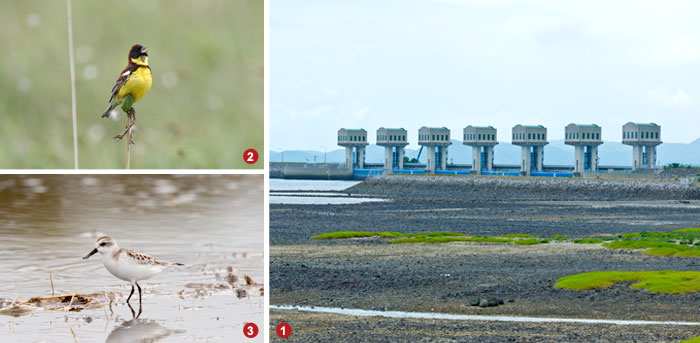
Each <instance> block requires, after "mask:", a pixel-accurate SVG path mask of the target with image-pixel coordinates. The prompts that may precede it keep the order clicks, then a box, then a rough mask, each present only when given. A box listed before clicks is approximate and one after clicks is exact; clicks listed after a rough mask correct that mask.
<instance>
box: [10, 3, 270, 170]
mask: <svg viewBox="0 0 700 343" xmlns="http://www.w3.org/2000/svg"><path fill="white" fill-rule="evenodd" d="M72 3H73V9H72V10H73V39H74V51H75V54H76V55H75V63H76V70H75V72H76V83H77V85H76V87H77V112H78V123H77V125H78V141H79V142H78V144H79V157H80V158H79V160H80V168H116V169H120V168H124V165H125V150H126V145H125V142H124V141H114V139H113V138H112V137H113V136H114V135H116V134H118V133H120V132H121V131H122V130H123V129H124V126H125V125H126V115H125V114H124V113H120V116H119V117H118V118H116V119H101V118H100V114H101V113H102V112H103V111H104V109H105V108H106V107H107V100H108V98H109V91H110V90H111V88H112V86H113V85H114V82H115V81H116V79H117V77H118V76H119V73H120V72H121V70H122V69H123V68H124V67H125V66H126V63H127V53H128V51H129V48H130V47H131V45H133V44H136V43H139V44H142V45H144V46H147V47H148V50H149V63H150V65H151V69H152V72H153V87H152V88H151V91H150V92H149V93H148V94H147V95H146V96H145V97H144V98H143V99H141V100H140V101H139V102H138V103H136V104H135V105H134V107H135V109H136V119H137V121H136V128H137V129H136V130H135V132H134V141H135V142H136V144H135V146H134V147H133V148H132V157H131V165H132V168H154V169H155V168H168V169H183V168H193V169H195V168H213V169H214V168H263V161H264V156H263V153H264V150H263V142H264V128H263V73H264V70H263V35H264V27H263V1H259V0H197V1H191V0H138V1H136V0H121V1H120V0H110V1H89V0H73V1H72ZM0 28H1V29H0V44H2V47H3V48H2V51H3V52H2V58H0V143H2V144H0V168H73V131H72V120H71V92H70V66H69V57H68V34H67V32H68V29H67V15H66V3H65V1H49V0H30V1H20V0H10V1H2V2H0ZM120 112H121V111H120ZM248 148H254V149H256V150H257V151H258V152H259V153H260V154H261V155H260V159H259V160H258V162H257V163H256V164H254V165H248V164H246V163H245V162H244V161H243V152H244V151H245V150H246V149H248Z"/></svg>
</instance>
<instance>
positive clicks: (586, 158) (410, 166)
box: [338, 122, 662, 176]
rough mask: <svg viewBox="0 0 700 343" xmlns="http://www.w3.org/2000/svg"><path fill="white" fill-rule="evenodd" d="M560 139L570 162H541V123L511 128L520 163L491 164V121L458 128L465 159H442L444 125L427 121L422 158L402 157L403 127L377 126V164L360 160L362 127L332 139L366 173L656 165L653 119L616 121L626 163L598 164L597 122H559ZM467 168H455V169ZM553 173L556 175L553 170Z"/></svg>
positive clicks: (349, 165)
mask: <svg viewBox="0 0 700 343" xmlns="http://www.w3.org/2000/svg"><path fill="white" fill-rule="evenodd" d="M564 132H565V134H564V138H565V139H564V143H565V144H567V145H571V146H573V147H574V165H573V166H546V165H545V164H544V150H545V146H546V145H547V144H548V141H547V128H546V127H544V126H542V125H521V124H518V125H516V126H514V127H513V128H512V134H511V144H513V145H517V146H520V147H521V149H522V154H521V161H520V165H519V166H518V165H501V166H496V165H494V163H493V161H494V147H495V146H496V145H497V144H498V140H497V133H498V132H497V129H496V128H494V127H493V126H472V125H469V126H467V127H465V128H464V130H463V131H462V133H463V135H462V144H464V145H467V146H470V147H471V148H472V158H471V164H469V165H466V166H456V165H449V166H448V164H447V148H448V147H449V146H450V145H451V144H452V141H451V136H450V129H448V128H446V127H427V126H423V127H421V128H420V129H418V145H420V147H421V148H420V150H419V152H418V156H417V158H416V160H419V159H420V156H421V154H422V153H423V150H425V154H426V158H425V161H426V163H425V164H421V163H416V161H413V163H407V161H405V159H404V156H405V154H404V148H405V147H406V146H407V145H408V144H409V140H408V132H407V131H406V130H405V129H403V128H384V127H380V128H379V129H377V137H376V144H377V145H379V146H383V147H384V151H385V153H384V161H383V164H381V165H370V164H367V163H365V148H366V147H367V146H368V145H369V142H368V140H367V131H365V130H364V129H345V128H342V129H340V130H338V145H340V146H342V147H344V148H345V167H346V169H350V170H355V171H356V173H357V171H358V170H366V172H365V173H366V174H368V175H367V176H371V175H373V174H379V173H382V172H383V173H388V172H393V173H398V174H402V173H410V174H415V173H428V174H483V175H534V176H537V175H542V176H544V174H552V173H554V175H549V176H571V175H582V173H584V172H597V171H599V170H613V169H616V170H620V171H637V170H643V169H655V168H656V147H657V146H658V145H659V144H661V143H662V142H661V127H660V126H659V125H657V124H655V123H633V122H629V123H627V124H625V125H623V126H622V143H623V144H626V145H631V146H632V148H633V150H632V164H631V167H619V166H617V167H612V166H607V167H606V166H600V165H599V163H598V160H599V159H598V148H599V147H600V145H602V144H603V141H602V138H601V137H602V128H601V127H600V126H598V125H596V124H575V123H571V124H569V125H567V126H566V127H565V128H564ZM460 167H462V169H467V170H462V171H459V170H457V169H460ZM557 173H559V174H560V175H556V174H557Z"/></svg>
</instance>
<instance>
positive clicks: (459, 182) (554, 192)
mask: <svg viewBox="0 0 700 343" xmlns="http://www.w3.org/2000/svg"><path fill="white" fill-rule="evenodd" d="M346 192H348V193H352V194H367V195H376V196H386V197H415V198H430V197H443V198H444V197H452V198H471V199H494V200H499V199H511V200H569V201H610V200H635V201H638V200H698V199H700V187H698V185H697V184H696V183H686V184H683V183H680V182H678V181H673V180H619V179H573V178H572V179H564V178H541V177H488V176H476V177H475V176H472V177H458V176H457V177H449V176H423V175H385V176H378V177H373V178H370V179H367V180H365V181H364V182H362V183H360V184H358V185H356V186H354V187H351V188H349V189H347V190H346Z"/></svg>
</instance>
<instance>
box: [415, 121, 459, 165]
mask: <svg viewBox="0 0 700 343" xmlns="http://www.w3.org/2000/svg"><path fill="white" fill-rule="evenodd" d="M418 144H419V145H422V146H424V147H426V148H427V149H428V152H427V162H426V170H427V171H428V172H429V173H435V171H436V170H438V169H440V170H445V169H447V147H448V146H450V144H452V142H450V129H448V128H446V127H426V126H423V127H421V128H420V129H418Z"/></svg>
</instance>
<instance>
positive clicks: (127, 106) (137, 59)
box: [102, 44, 153, 144]
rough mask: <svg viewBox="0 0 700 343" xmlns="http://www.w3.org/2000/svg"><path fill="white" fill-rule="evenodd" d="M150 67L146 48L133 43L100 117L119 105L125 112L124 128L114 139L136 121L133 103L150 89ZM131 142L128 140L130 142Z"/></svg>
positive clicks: (105, 116)
mask: <svg viewBox="0 0 700 343" xmlns="http://www.w3.org/2000/svg"><path fill="white" fill-rule="evenodd" d="M152 82H153V80H152V77H151V67H149V66H148V50H147V49H146V47H145V46H141V45H139V44H134V45H133V46H132V47H131V50H129V64H127V65H126V68H124V70H122V73H121V74H120V75H119V78H118V79H117V82H116V83H115V84H114V87H112V92H111V93H110V96H109V107H107V110H105V112H104V113H103V114H102V118H108V117H109V115H110V112H112V110H114V109H115V108H117V107H119V106H120V105H121V108H122V110H123V111H124V112H126V115H127V118H126V130H124V132H122V133H121V134H120V135H116V136H115V137H114V138H115V139H122V138H124V135H126V134H127V133H128V132H129V130H131V127H132V126H134V123H135V122H136V110H134V107H133V105H134V103H135V102H137V101H139V99H141V98H142V97H143V96H144V95H146V93H148V91H149V90H150V89H151V83H152ZM132 143H133V142H129V144H132Z"/></svg>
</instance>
